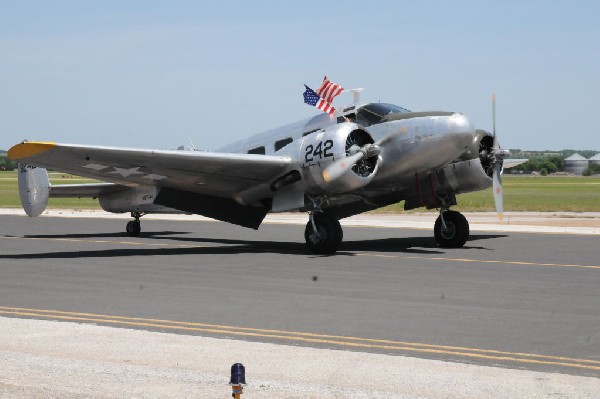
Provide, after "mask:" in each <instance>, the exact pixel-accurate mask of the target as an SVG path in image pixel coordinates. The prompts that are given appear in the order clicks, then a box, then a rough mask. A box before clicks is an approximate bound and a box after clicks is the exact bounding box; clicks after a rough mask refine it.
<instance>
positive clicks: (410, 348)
mask: <svg viewBox="0 0 600 399" xmlns="http://www.w3.org/2000/svg"><path fill="white" fill-rule="evenodd" d="M0 314H3V315H8V316H21V317H34V318H36V317H37V318H42V319H49V320H64V321H80V322H94V323H104V324H113V325H121V326H137V327H152V328H161V329H167V330H180V331H194V332H204V333H209V334H215V335H223V336H228V335H234V336H246V337H260V338H271V339H277V340H283V341H291V342H306V343H317V344H328V345H333V346H340V347H354V348H363V349H384V350H393V351H397V352H416V353H432V354H442V355H451V356H458V357H466V358H477V359H486V360H496V361H509V362H516V363H531V364H542V365H553V366H561V367H571V368H578V369H585V370H594V371H600V361H596V360H589V359H576V358H569V357H562V356H551V355H539V354H531V353H519V352H506V351H498V350H493V349H478V348H465V347H458V346H444V345H433V344H422V343H415V342H402V341H392V340H384V339H372V338H359V337H349V336H336V335H327V334H314V333H303V332H295V331H282V330H269V329H258V328H248V327H233V326H223V325H215V324H204V323H193V322H181V321H173V320H162V319H145V318H137V317H125V316H114V315H100V314H93V313H77V312H65V311H57V310H44V309H28V308H13V307H6V306H0Z"/></svg>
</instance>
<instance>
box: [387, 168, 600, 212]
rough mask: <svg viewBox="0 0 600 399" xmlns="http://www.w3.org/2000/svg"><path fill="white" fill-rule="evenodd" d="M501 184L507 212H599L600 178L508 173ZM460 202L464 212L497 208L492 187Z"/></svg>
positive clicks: (392, 207) (392, 209)
mask: <svg viewBox="0 0 600 399" xmlns="http://www.w3.org/2000/svg"><path fill="white" fill-rule="evenodd" d="M502 185H503V188H504V211H507V212H510V211H513V212H525V211H529V212H600V177H578V176H510V175H506V176H503V178H502ZM457 202H458V206H456V207H455V208H454V209H456V210H459V211H463V212H488V211H495V210H496V208H495V206H494V198H493V195H492V189H491V187H490V188H488V189H486V190H483V191H477V192H473V193H467V194H460V195H459V196H458V197H457ZM403 205H404V203H400V204H395V205H390V206H388V207H385V208H383V209H382V211H384V212H401V211H402V209H403V208H402V207H403ZM415 211H423V208H419V209H416V210H415Z"/></svg>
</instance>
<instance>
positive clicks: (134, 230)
mask: <svg viewBox="0 0 600 399" xmlns="http://www.w3.org/2000/svg"><path fill="white" fill-rule="evenodd" d="M125 231H127V235H128V236H129V237H138V236H139V235H140V232H141V231H142V226H141V223H140V221H139V220H132V221H130V222H128V223H127V227H126V228H125Z"/></svg>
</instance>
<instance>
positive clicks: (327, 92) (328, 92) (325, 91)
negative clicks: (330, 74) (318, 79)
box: [317, 76, 344, 104]
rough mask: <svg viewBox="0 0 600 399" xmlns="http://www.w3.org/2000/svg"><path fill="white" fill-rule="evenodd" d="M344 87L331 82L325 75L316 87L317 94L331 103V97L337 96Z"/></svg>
mask: <svg viewBox="0 0 600 399" xmlns="http://www.w3.org/2000/svg"><path fill="white" fill-rule="evenodd" d="M342 91H344V88H343V87H342V86H340V85H339V84H337V83H333V82H331V81H330V80H329V79H327V76H325V77H324V78H323V83H321V87H319V88H318V89H317V94H318V95H319V97H321V98H322V99H323V100H324V101H325V102H328V103H330V104H331V103H332V102H333V99H334V98H335V97H336V96H338V95H339V94H340V93H341V92H342Z"/></svg>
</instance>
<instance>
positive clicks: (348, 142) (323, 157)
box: [300, 122, 379, 193]
mask: <svg viewBox="0 0 600 399" xmlns="http://www.w3.org/2000/svg"><path fill="white" fill-rule="evenodd" d="M373 143H374V140H373V138H372V137H371V135H370V134H369V133H368V132H367V131H366V130H364V128H363V127H361V126H359V125H357V124H356V123H350V122H346V123H341V124H338V125H335V126H334V127H332V128H330V129H328V130H322V131H319V132H314V133H311V134H309V135H308V136H306V137H305V138H304V140H303V142H302V146H301V147H300V148H301V151H302V153H301V154H300V157H301V159H302V160H303V168H304V173H303V175H304V176H305V177H306V178H307V184H308V189H309V190H310V189H313V190H315V189H317V190H319V189H320V190H321V191H323V192H333V193H340V192H347V191H352V190H357V189H360V188H362V187H364V186H366V185H367V184H369V183H370V182H371V180H373V178H374V177H375V174H376V173H377V168H378V166H379V157H378V156H373V157H370V158H367V159H362V160H360V161H358V162H357V163H356V164H355V165H353V166H352V167H351V168H349V169H348V170H347V171H346V172H345V173H344V174H343V175H342V176H340V177H339V178H337V179H335V180H331V181H325V180H324V179H323V170H324V169H325V168H327V167H328V166H329V165H331V163H332V162H334V161H335V160H339V159H341V158H345V157H347V156H348V155H351V154H354V153H356V152H357V151H358V149H360V148H362V147H363V146H364V145H366V144H373Z"/></svg>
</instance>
